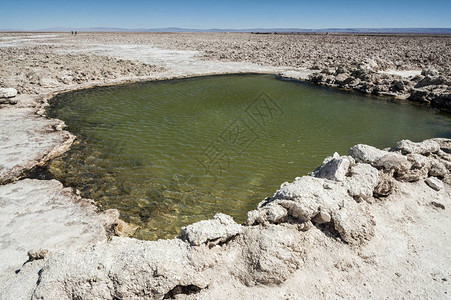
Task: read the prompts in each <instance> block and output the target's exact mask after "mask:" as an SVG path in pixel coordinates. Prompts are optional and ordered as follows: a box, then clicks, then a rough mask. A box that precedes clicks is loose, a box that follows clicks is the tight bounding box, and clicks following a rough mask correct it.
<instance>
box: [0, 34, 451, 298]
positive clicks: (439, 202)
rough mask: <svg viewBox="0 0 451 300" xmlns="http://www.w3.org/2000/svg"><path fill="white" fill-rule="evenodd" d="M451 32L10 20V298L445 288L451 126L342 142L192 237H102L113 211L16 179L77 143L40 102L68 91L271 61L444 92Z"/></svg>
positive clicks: (1, 239)
mask: <svg viewBox="0 0 451 300" xmlns="http://www.w3.org/2000/svg"><path fill="white" fill-rule="evenodd" d="M447 44H449V37H447V36H438V37H415V36H414V37H412V36H410V37H409V36H401V37H390V36H388V37H387V36H382V37H379V36H376V37H375V36H340V35H334V36H330V37H327V36H314V35H313V36H305V35H299V36H279V35H262V36H256V35H249V34H236V35H233V34H171V35H169V34H163V35H161V34H160V35H159V34H80V35H78V36H76V37H74V36H71V35H68V34H49V35H36V34H33V35H30V34H29V35H26V34H1V35H0V88H1V87H6V88H9V87H12V88H15V89H17V90H18V91H19V96H17V97H15V98H11V99H6V100H5V99H4V100H0V103H1V102H3V103H14V102H17V103H16V104H15V105H11V104H0V141H1V144H0V182H1V183H3V184H4V185H2V186H0V214H2V215H3V216H4V217H2V220H3V223H4V224H3V225H2V226H1V227H0V257H2V269H1V274H0V286H1V287H2V288H1V289H0V299H29V298H32V297H33V298H34V299H66V298H67V299H69V298H81V299H105V298H111V299H118V298H124V299H134V298H157V299H158V298H163V297H177V298H181V299H182V298H193V299H225V298H242V299H255V298H262V299H263V298H274V299H299V298H329V299H335V298H346V299H349V298H354V299H361V298H373V299H380V298H392V299H402V298H405V299H417V298H426V299H442V298H443V299H446V298H448V297H449V294H450V293H451V290H450V280H451V276H450V275H451V274H450V271H449V270H451V257H450V254H449V253H451V251H450V250H451V249H450V245H451V234H450V233H449V231H448V229H449V228H450V226H451V218H450V217H449V213H448V210H449V207H450V205H451V189H450V185H449V183H450V175H449V173H450V168H451V167H450V165H451V158H450V154H449V153H450V151H451V150H450V149H451V147H450V142H449V141H444V140H440V141H428V142H426V143H423V144H418V145H417V144H409V143H408V142H404V144H400V145H398V148H397V149H394V150H395V151H394V152H378V151H377V149H372V148H365V147H363V148H357V149H355V150H354V151H353V152H352V153H351V157H339V156H335V157H334V158H330V159H329V160H327V161H325V164H324V165H323V166H322V171H321V170H319V171H317V172H316V173H315V176H316V177H303V178H300V179H297V180H296V181H295V182H294V183H292V184H286V185H284V186H282V187H281V189H280V190H279V191H278V192H277V193H276V194H275V195H274V197H273V198H272V199H271V200H268V201H265V202H263V203H262V204H261V205H260V207H259V208H258V209H257V210H256V211H253V212H250V214H249V218H248V224H247V225H245V226H241V225H237V224H235V223H234V222H233V221H231V220H230V219H228V218H227V217H226V216H221V215H219V216H218V217H217V218H216V219H214V220H211V221H205V222H204V223H197V224H194V225H192V226H191V227H190V226H189V227H188V228H186V229H185V230H184V231H183V237H184V238H183V240H181V239H175V240H170V241H159V242H142V241H136V240H133V239H128V238H121V237H114V238H113V239H112V241H110V242H107V238H108V236H110V235H111V234H112V233H113V232H115V233H116V234H121V230H122V232H123V231H126V226H125V225H124V224H121V226H119V227H117V226H116V229H115V228H114V223H117V222H118V221H117V212H115V211H114V210H113V211H109V212H108V213H106V214H105V213H104V214H97V213H95V210H96V208H95V206H93V205H92V203H91V202H90V201H88V200H84V199H80V198H79V197H77V196H76V195H74V194H73V193H72V192H71V191H69V190H65V189H63V187H62V186H61V185H60V184H59V183H58V182H55V181H42V180H19V181H17V179H18V178H20V177H21V176H24V175H26V173H27V172H28V171H29V170H30V169H31V168H33V166H35V165H40V164H43V163H45V161H46V160H47V159H49V158H51V157H52V156H54V155H58V154H59V153H62V152H63V151H65V150H66V149H67V147H68V146H69V145H70V143H71V142H72V139H73V137H72V136H71V135H70V134H69V133H67V132H65V131H62V130H61V129H62V124H61V122H59V121H56V120H48V119H46V118H45V117H42V116H41V115H39V114H38V113H42V106H43V105H44V104H45V102H46V99H47V97H48V96H49V95H51V94H52V93H55V92H58V91H62V90H70V89H76V88H84V87H89V86H93V85H96V84H112V83H118V82H125V81H133V80H149V79H164V78H173V77H183V76H192V75H202V74H216V73H227V72H229V73H236V72H261V73H280V74H283V75H285V76H288V77H294V78H303V79H306V78H310V79H311V80H313V81H317V82H319V83H325V84H329V85H336V86H343V87H347V88H355V89H359V90H362V91H364V92H370V93H382V94H383V93H387V94H393V95H394V96H397V97H400V98H403V97H404V98H409V97H411V96H412V94H414V95H415V93H417V94H419V95H417V97H418V98H417V101H423V102H428V101H429V103H433V104H444V105H445V106H446V105H447V104H448V103H449V96H447V95H449V71H450V64H449V55H447V51H448V50H447V48H446V47H447V46H446V45H447ZM313 49H314V50H315V51H313ZM215 59H220V61H217V60H215ZM344 62H348V63H347V64H346V65H343V64H344ZM311 69H319V71H321V74H313V75H312V73H313V72H314V71H313V70H311ZM387 73H388V75H384V74H387ZM418 73H423V75H420V77H417V78H415V76H418ZM343 74H344V75H343ZM393 74H394V75H393ZM340 76H341V77H340ZM345 76H347V77H346V78H345ZM384 76H388V77H384ZM392 76H401V77H392ZM409 76H410V77H409ZM357 79H358V82H357V83H356V81H357ZM421 82H422V83H421ZM353 84H355V86H352V85H353ZM417 85H419V86H417ZM363 86H364V87H365V88H362V87H363ZM384 86H387V91H386V92H384ZM375 89H376V91H375ZM446 97H448V98H446ZM413 100H415V99H413ZM447 101H448V102H447ZM437 145H438V146H437ZM393 146H395V145H393ZM418 149H420V150H418ZM421 149H422V150H421ZM343 154H344V153H343ZM409 181H414V182H409ZM426 182H427V183H426ZM386 194H387V195H388V196H387V195H386ZM382 195H384V196H382ZM75 237H77V238H75ZM193 245H198V246H193ZM29 250H33V251H31V252H30V253H29V254H28V255H27V252H28V251H29ZM41 250H42V251H41ZM27 256H28V258H27ZM190 294H191V295H190Z"/></svg>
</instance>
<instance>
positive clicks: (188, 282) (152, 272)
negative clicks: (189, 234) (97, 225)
mask: <svg viewBox="0 0 451 300" xmlns="http://www.w3.org/2000/svg"><path fill="white" fill-rule="evenodd" d="M202 254H205V253H202V252H196V251H193V250H191V247H190V246H189V244H188V243H185V242H183V241H181V240H178V239H174V240H164V241H163V240H161V241H158V242H144V241H138V240H134V239H128V238H115V237H113V239H112V241H111V242H110V243H103V244H98V245H96V246H93V247H92V248H90V249H86V250H85V251H83V252H75V251H72V252H71V251H64V252H60V253H57V254H55V255H53V256H52V257H51V258H49V259H48V260H47V261H46V264H45V266H44V269H43V271H42V272H41V275H40V277H39V285H38V287H37V289H36V290H35V291H34V294H33V299H138V298H141V299H143V298H145V299H163V298H165V297H167V298H170V296H171V291H173V290H174V289H176V290H177V287H180V290H181V291H183V290H184V289H183V287H185V288H186V289H187V290H194V291H199V290H200V289H202V288H205V287H206V282H205V280H204V278H203V276H202V275H201V271H202V270H203V269H205V268H208V264H209V260H208V255H204V256H202V257H201V258H200V257H196V256H201V255H202ZM196 262H198V263H196ZM210 263H211V262H210ZM174 292H176V291H174ZM176 294H177V293H175V295H176Z"/></svg>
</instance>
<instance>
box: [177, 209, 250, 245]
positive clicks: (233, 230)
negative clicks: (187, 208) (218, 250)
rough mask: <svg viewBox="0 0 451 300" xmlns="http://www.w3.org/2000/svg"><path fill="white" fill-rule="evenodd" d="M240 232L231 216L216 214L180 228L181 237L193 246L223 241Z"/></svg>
mask: <svg viewBox="0 0 451 300" xmlns="http://www.w3.org/2000/svg"><path fill="white" fill-rule="evenodd" d="M241 232H242V228H241V226H240V225H238V224H237V223H235V221H233V218H232V217H231V216H228V215H225V214H216V215H215V216H214V217H213V219H212V220H204V221H200V222H197V223H194V224H191V225H188V226H187V227H183V228H182V239H183V240H185V241H187V242H189V243H190V244H191V245H193V246H199V245H200V244H208V245H209V246H213V245H217V244H220V243H224V242H226V241H228V240H230V239H231V238H233V237H235V236H236V235H238V234H240V233H241Z"/></svg>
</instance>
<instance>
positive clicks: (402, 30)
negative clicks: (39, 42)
mask: <svg viewBox="0 0 451 300" xmlns="http://www.w3.org/2000/svg"><path fill="white" fill-rule="evenodd" d="M72 30H74V31H80V32H255V33H287V32H294V33H326V32H330V33H428V34H451V28H323V29H302V28H251V29H189V28H178V27H166V28H151V29H146V28H138V29H127V28H114V27H90V28H70V27H54V28H45V29H36V30H20V29H0V31H44V32H47V31H52V32H55V31H72Z"/></svg>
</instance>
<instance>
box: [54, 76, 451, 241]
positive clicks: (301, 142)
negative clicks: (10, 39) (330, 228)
mask: <svg viewBox="0 0 451 300" xmlns="http://www.w3.org/2000/svg"><path fill="white" fill-rule="evenodd" d="M48 115H49V116H51V117H53V118H58V119H61V120H64V121H65V122H66V124H67V125H68V130H69V131H71V132H72V133H74V134H75V135H77V136H78V142H77V143H76V144H75V145H73V146H72V149H71V150H70V151H69V152H68V153H66V154H65V155H63V156H62V157H59V158H57V159H55V160H53V161H52V162H51V163H50V171H51V172H52V173H53V175H54V176H55V177H56V178H57V179H59V180H61V181H62V182H64V183H65V184H67V185H72V186H75V187H77V188H78V189H79V190H80V191H81V192H82V195H83V196H85V197H89V198H92V199H94V200H96V201H97V202H98V203H100V204H101V205H102V206H103V207H104V208H117V209H119V211H120V212H121V217H122V218H123V219H124V220H126V221H128V222H132V223H134V224H137V225H140V226H141V229H140V230H139V231H138V232H137V234H136V237H138V238H142V239H157V238H171V237H174V236H176V235H178V233H179V228H180V227H181V226H184V225H188V224H190V223H193V222H196V221H199V220H202V219H207V218H211V217H212V216H213V215H214V214H215V213H216V212H223V213H226V214H230V215H232V216H233V217H234V218H235V220H236V221H238V222H242V221H244V220H245V217H246V212H247V211H249V210H251V209H254V208H255V207H256V204H257V203H258V202H260V201H261V200H262V199H264V198H265V197H267V196H271V195H272V194H273V193H274V192H275V190H277V188H278V187H279V186H280V184H281V183H282V182H284V181H291V180H293V179H294V178H295V177H296V176H301V175H305V174H307V173H308V172H310V171H312V170H314V169H315V168H316V167H317V166H318V165H319V164H320V163H321V162H322V160H323V159H324V158H325V157H326V156H330V155H332V154H333V152H335V151H337V152H339V153H340V154H342V155H343V154H346V153H347V150H348V149H349V148H350V147H352V146H353V145H355V144H358V143H366V144H370V145H374V146H376V147H381V148H383V147H390V146H394V145H395V143H396V142H397V141H398V140H401V139H411V140H414V141H419V140H422V139H426V138H431V137H450V136H451V118H450V115H449V114H448V115H446V114H443V113H438V112H437V111H435V110H432V109H428V108H424V107H417V106H414V105H411V104H407V103H406V104H404V103H400V102H390V101H386V100H381V99H377V98H373V97H368V96H364V95H361V94H355V93H349V92H342V91H338V90H335V89H330V88H324V87H317V86H312V85H309V84H305V83H300V82H296V81H287V80H279V79H277V78H276V77H275V76H271V75H228V76H212V77H200V78H191V79H181V80H171V81H162V82H149V83H136V84H128V85H122V86H112V87H102V88H95V89H89V90H82V91H74V92H70V93H66V94H62V95H58V96H57V97H55V98H54V99H52V100H51V106H50V107H49V108H48Z"/></svg>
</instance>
